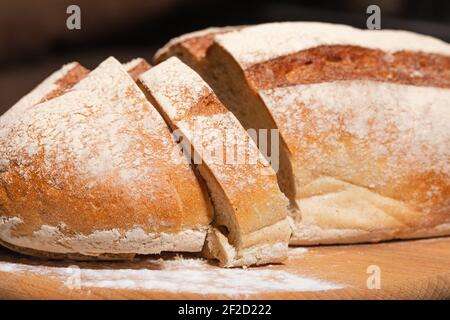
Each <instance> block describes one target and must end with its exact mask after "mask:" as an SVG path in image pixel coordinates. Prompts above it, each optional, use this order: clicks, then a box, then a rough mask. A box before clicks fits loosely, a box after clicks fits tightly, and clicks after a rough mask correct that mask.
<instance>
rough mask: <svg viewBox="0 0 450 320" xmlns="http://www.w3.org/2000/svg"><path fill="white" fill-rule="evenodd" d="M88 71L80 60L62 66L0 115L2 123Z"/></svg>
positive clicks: (83, 75)
mask: <svg viewBox="0 0 450 320" xmlns="http://www.w3.org/2000/svg"><path fill="white" fill-rule="evenodd" d="M88 72H89V71H88V70H87V69H85V68H84V67H83V66H81V65H80V64H79V63H78V62H71V63H68V64H66V65H64V66H62V67H61V69H59V70H57V71H55V72H54V73H52V74H51V75H50V76H48V77H47V78H46V79H45V80H44V81H43V82H42V83H40V84H39V85H38V86H37V87H36V88H34V89H33V90H32V91H31V92H29V93H28V94H27V95H25V96H24V97H22V98H21V99H20V100H19V101H18V102H17V103H16V104H14V105H13V106H12V107H11V108H10V109H9V110H8V111H6V112H5V113H4V114H3V115H2V116H1V117H0V125H2V122H5V121H7V119H8V118H11V117H14V116H20V114H21V113H23V112H26V110H27V109H28V108H29V107H31V106H34V105H35V104H38V103H40V102H43V101H45V100H50V99H51V98H53V97H56V96H57V95H60V94H61V93H62V92H63V91H64V90H66V89H68V88H70V87H72V86H73V85H75V84H76V83H77V82H78V81H80V80H81V79H83V78H84V77H85V76H86V75H87V74H88Z"/></svg>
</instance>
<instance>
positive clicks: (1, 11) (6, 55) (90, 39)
mask: <svg viewBox="0 0 450 320" xmlns="http://www.w3.org/2000/svg"><path fill="white" fill-rule="evenodd" d="M72 4H76V5H78V6H79V7H80V8H81V30H72V31H70V30H68V29H67V27H66V19H67V17H68V14H67V13H66V8H67V7H68V6H69V5H72ZM371 4H376V5H378V6H380V8H381V12H382V19H381V26H382V28H383V29H405V30H411V31H416V32H420V33H424V34H429V35H432V36H435V37H438V38H441V39H443V40H445V41H447V42H450V1H449V0H423V1H412V0H382V1H376V0H342V1H331V0H325V1H314V0H298V1H289V0H286V1H282V0H278V1H275V0H259V1H224V0H217V1H206V0H197V1H194V0H0V90H1V94H0V114H2V113H3V112H4V111H5V110H6V109H8V108H9V107H10V106H11V105H12V104H14V103H15V102H16V101H17V100H18V99H19V98H20V97H21V96H23V95H24V94H25V93H27V92H28V91H30V90H31V89H32V88H33V87H34V86H36V85H37V84H38V83H39V82H41V81H42V80H43V79H44V78H45V77H46V76H48V75H49V74H50V73H51V72H53V71H54V70H56V69H58V68H59V67H60V66H61V65H62V64H64V63H66V62H69V61H79V62H80V63H81V64H83V65H84V66H86V67H88V68H93V67H95V66H96V65H97V64H98V63H99V62H101V61H102V60H103V59H105V58H106V57H107V56H110V55H114V56H116V57H117V58H118V59H119V60H121V61H123V62H125V61H128V60H130V59H131V58H133V57H137V56H141V57H144V58H147V59H149V60H150V59H151V57H152V55H153V53H154V52H155V50H156V49H157V48H158V47H160V46H162V45H163V44H165V43H166V42H167V41H168V40H169V39H170V38H172V37H174V36H177V35H180V34H182V33H186V32H190V31H193V30H197V29H202V28H206V27H210V26H225V25H242V24H255V23H261V22H271V21H288V20H291V21H296V20H304V21H327V22H335V23H345V24H349V25H353V26H355V27H359V28H366V19H367V16H368V15H367V14H366V8H367V6H368V5H371Z"/></svg>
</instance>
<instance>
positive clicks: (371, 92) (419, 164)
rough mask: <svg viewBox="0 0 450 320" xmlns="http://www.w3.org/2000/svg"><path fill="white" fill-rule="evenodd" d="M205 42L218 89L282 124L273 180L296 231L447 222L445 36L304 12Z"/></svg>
mask: <svg viewBox="0 0 450 320" xmlns="http://www.w3.org/2000/svg"><path fill="white" fill-rule="evenodd" d="M210 43H211V45H210V47H209V48H206V49H205V48H204V49H203V50H204V51H206V54H205V55H204V57H203V58H202V60H201V62H200V63H201V64H203V66H202V67H201V68H198V67H197V68H198V70H199V72H202V76H203V77H204V78H205V79H206V80H207V81H208V82H209V84H210V85H211V86H212V88H213V89H214V91H215V92H216V93H217V94H218V96H219V98H220V99H221V100H222V101H223V102H224V103H225V105H226V106H227V107H228V108H229V109H230V110H231V111H232V112H233V113H234V114H235V115H236V116H237V118H238V119H239V120H240V121H241V123H242V124H243V125H244V127H246V128H261V127H262V128H278V129H279V131H280V138H281V143H280V147H281V149H282V150H280V163H281V170H280V171H279V174H278V178H279V179H278V180H279V183H280V187H281V189H282V190H283V191H284V192H285V194H286V195H287V196H288V197H289V198H290V200H291V203H295V204H296V205H297V207H298V208H299V209H300V211H301V215H302V220H301V222H297V223H295V224H294V225H295V227H294V232H293V237H292V239H291V243H293V244H320V243H352V242H366V241H380V240H389V239H396V238H412V237H424V236H438V235H447V234H450V215H449V212H450V202H449V199H450V197H449V190H450V184H449V181H450V179H449V170H450V167H449V161H448V159H449V158H450V155H449V150H450V148H449V147H448V146H450V143H449V142H450V126H448V123H450V122H449V119H448V115H449V113H448V112H446V111H445V110H446V109H447V108H448V101H450V99H449V88H450V71H449V70H450V45H448V44H447V43H444V42H442V41H439V40H437V39H434V38H431V37H427V36H422V35H418V34H414V33H411V32H404V31H390V30H383V31H374V30H370V31H362V30H358V29H355V28H352V27H348V26H343V25H333V24H323V23H307V22H297V23H272V24H263V25H259V26H253V27H246V28H243V29H241V30H238V31H232V32H227V33H223V34H218V35H216V36H215V37H214V41H212V42H211V41H210ZM166 51H167V52H169V53H167V54H166V56H170V55H171V54H172V55H177V51H176V50H173V51H171V49H170V48H166ZM170 52H171V53H170ZM197 64H198V63H197ZM193 67H194V68H196V65H195V64H193ZM255 115H257V116H255Z"/></svg>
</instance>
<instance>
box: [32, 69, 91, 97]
mask: <svg viewBox="0 0 450 320" xmlns="http://www.w3.org/2000/svg"><path fill="white" fill-rule="evenodd" d="M88 73H89V70H88V69H86V68H84V67H83V66H82V65H80V64H78V63H77V64H76V65H75V67H74V68H73V69H71V70H70V71H69V72H68V73H67V74H66V75H64V77H62V78H61V79H58V81H56V82H55V85H56V86H57V87H56V88H55V89H54V90H53V91H52V92H50V93H49V94H47V95H46V96H45V97H43V98H42V100H41V101H39V103H42V102H45V101H47V100H51V99H53V98H56V97H59V96H60V95H61V94H63V93H64V91H66V90H68V89H70V88H72V87H73V86H74V85H75V84H77V83H78V82H79V81H80V80H81V79H83V78H84V77H86V76H87V75H88Z"/></svg>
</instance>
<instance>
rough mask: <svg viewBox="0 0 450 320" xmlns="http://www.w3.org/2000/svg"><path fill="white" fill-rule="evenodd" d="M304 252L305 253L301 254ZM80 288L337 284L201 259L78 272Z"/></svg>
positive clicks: (56, 271) (235, 291)
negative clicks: (223, 265)
mask: <svg viewBox="0 0 450 320" xmlns="http://www.w3.org/2000/svg"><path fill="white" fill-rule="evenodd" d="M303 251H304V250H303ZM73 270H74V269H73V268H63V267H48V266H32V265H27V264H20V263H10V262H2V263H0V272H16V273H21V272H22V273H25V272H29V273H33V274H37V275H51V276H53V277H55V278H57V279H60V280H61V281H63V282H64V281H66V280H67V279H68V278H69V277H70V276H71V275H72V274H73ZM79 274H80V276H81V281H80V283H81V287H90V288H92V287H96V288H110V289H131V290H149V291H166V292H192V293H198V294H225V295H229V296H235V295H250V294H255V293H260V292H302V291H323V290H336V289H340V288H342V287H343V286H342V285H340V284H335V283H330V282H325V281H321V280H318V279H314V278H309V277H302V276H299V275H296V274H293V273H291V272H287V271H281V270H270V269H261V268H248V269H224V268H219V267H215V266H211V265H209V264H208V262H207V261H205V260H202V259H187V258H183V259H174V260H163V259H159V260H155V261H153V260H152V269H148V268H145V269H144V268H143V269H88V268H87V269H85V268H82V269H80V273H79Z"/></svg>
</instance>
